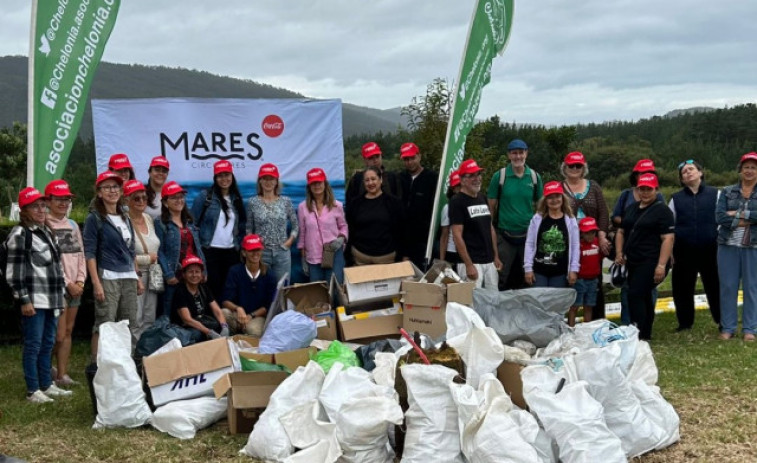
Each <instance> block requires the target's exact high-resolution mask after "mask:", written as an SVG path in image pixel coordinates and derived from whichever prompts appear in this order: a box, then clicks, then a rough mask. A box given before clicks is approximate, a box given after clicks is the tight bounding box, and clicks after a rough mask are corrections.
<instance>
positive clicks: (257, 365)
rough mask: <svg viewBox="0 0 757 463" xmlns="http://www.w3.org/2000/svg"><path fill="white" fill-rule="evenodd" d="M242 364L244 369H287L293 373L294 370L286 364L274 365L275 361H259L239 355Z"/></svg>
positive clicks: (286, 370)
mask: <svg viewBox="0 0 757 463" xmlns="http://www.w3.org/2000/svg"><path fill="white" fill-rule="evenodd" d="M239 362H240V363H241V364H242V371H285V372H287V373H289V374H292V371H291V370H290V369H289V368H287V367H285V366H284V365H274V364H273V363H265V362H258V361H257V360H252V359H248V358H244V357H239Z"/></svg>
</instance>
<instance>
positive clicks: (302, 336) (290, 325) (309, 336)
mask: <svg viewBox="0 0 757 463" xmlns="http://www.w3.org/2000/svg"><path fill="white" fill-rule="evenodd" d="M317 331H318V330H317V328H316V326H315V322H314V321H313V320H312V319H310V317H308V316H307V315H305V314H301V313H300V312H297V311H294V310H287V311H285V312H282V313H280V314H278V315H276V316H275V317H273V320H271V323H269V324H268V328H266V330H265V333H263V337H262V338H260V346H259V347H258V352H260V353H261V354H275V353H277V352H286V351H288V350H295V349H302V348H304V347H307V346H309V345H310V343H311V342H313V339H315V337H316V334H317Z"/></svg>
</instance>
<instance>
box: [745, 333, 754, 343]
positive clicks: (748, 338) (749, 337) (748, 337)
mask: <svg viewBox="0 0 757 463" xmlns="http://www.w3.org/2000/svg"><path fill="white" fill-rule="evenodd" d="M754 340H755V337H754V334H753V333H746V334H745V335H744V341H746V342H752V341H754Z"/></svg>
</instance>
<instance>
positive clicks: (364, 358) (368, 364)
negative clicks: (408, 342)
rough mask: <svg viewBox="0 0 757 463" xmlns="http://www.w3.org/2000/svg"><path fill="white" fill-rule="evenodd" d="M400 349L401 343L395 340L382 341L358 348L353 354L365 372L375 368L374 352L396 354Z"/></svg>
mask: <svg viewBox="0 0 757 463" xmlns="http://www.w3.org/2000/svg"><path fill="white" fill-rule="evenodd" d="M400 347H402V343H401V342H399V341H398V340H396V339H382V340H380V341H374V342H372V343H370V344H368V345H366V346H360V347H358V348H357V350H355V354H357V358H358V359H360V362H361V363H362V364H363V368H364V369H365V370H367V371H373V369H374V368H376V362H374V359H375V358H376V352H397V350H398V349H399V348H400Z"/></svg>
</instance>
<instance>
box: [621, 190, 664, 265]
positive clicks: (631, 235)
mask: <svg viewBox="0 0 757 463" xmlns="http://www.w3.org/2000/svg"><path fill="white" fill-rule="evenodd" d="M657 204H661V203H660V201H655V202H654V203H652V204H651V205H649V206H647V208H646V209H644V212H642V213H641V215H640V216H639V218H638V219H636V222H634V224H633V227H631V231H630V232H628V239H627V240H626V241H625V242H624V243H623V254H625V253H626V249H627V248H628V245H629V243H630V242H631V239H632V238H633V236H634V234H633V232H634V231H636V226H637V225H638V224H639V222H641V219H643V218H644V216H645V215H647V212H649V211H650V210H651V209H652V208H653V207H655V206H656V205H657Z"/></svg>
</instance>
